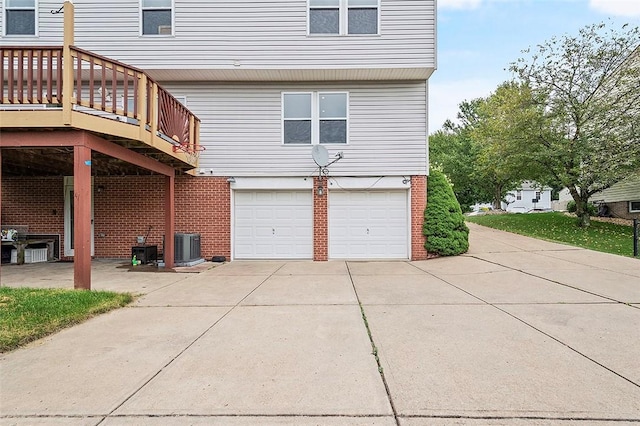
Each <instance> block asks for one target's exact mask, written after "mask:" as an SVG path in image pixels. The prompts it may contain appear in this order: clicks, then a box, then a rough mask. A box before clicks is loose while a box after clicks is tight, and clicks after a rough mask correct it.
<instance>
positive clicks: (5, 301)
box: [0, 287, 133, 353]
mask: <svg viewBox="0 0 640 426" xmlns="http://www.w3.org/2000/svg"><path fill="white" fill-rule="evenodd" d="M132 301H133V296H132V295H131V294H128V293H114V292H108V291H85V290H62V289H36V288H10V287H0V353H2V352H7V351H10V350H13V349H16V348H18V347H20V346H23V345H25V344H27V343H29V342H32V341H34V340H36V339H39V338H41V337H44V336H47V335H49V334H52V333H55V332H56V331H58V330H61V329H63V328H65V327H69V326H71V325H74V324H78V323H80V322H83V321H86V320H87V319H89V318H91V317H93V316H95V315H98V314H101V313H104V312H108V311H110V310H112V309H116V308H119V307H122V306H125V305H127V304H129V303H131V302H132Z"/></svg>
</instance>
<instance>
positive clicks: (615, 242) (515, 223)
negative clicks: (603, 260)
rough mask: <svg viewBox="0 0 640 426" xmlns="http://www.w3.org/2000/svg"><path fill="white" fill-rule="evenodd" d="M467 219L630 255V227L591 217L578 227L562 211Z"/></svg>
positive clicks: (537, 236)
mask: <svg viewBox="0 0 640 426" xmlns="http://www.w3.org/2000/svg"><path fill="white" fill-rule="evenodd" d="M466 220H467V221H468V222H473V223H477V224H479V225H483V226H488V227H490V228H495V229H501V230H503V231H509V232H513V233H516V234H520V235H527V236H529V237H534V238H539V239H542V240H549V241H556V242H559V243H565V244H569V245H572V246H577V247H583V248H587V249H591V250H597V251H603V252H605V253H612V254H618V255H622V256H630V257H632V256H633V227H632V226H624V225H616V224H613V223H604V222H596V221H591V226H590V227H589V228H587V229H581V228H579V227H578V226H577V225H576V219H575V218H574V217H570V216H567V215H565V214H563V213H557V212H554V213H532V214H500V215H486V216H467V217H466Z"/></svg>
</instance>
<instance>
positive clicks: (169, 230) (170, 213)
mask: <svg viewBox="0 0 640 426" xmlns="http://www.w3.org/2000/svg"><path fill="white" fill-rule="evenodd" d="M175 223H176V208H175V177H174V176H166V177H165V181H164V249H163V256H164V267H165V268H166V269H171V268H173V267H174V254H175V247H174V245H175V241H174V237H173V235H174V233H175Z"/></svg>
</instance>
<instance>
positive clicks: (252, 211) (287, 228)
mask: <svg viewBox="0 0 640 426" xmlns="http://www.w3.org/2000/svg"><path fill="white" fill-rule="evenodd" d="M234 257H235V258H236V259H311V258H313V199H312V195H311V191H310V190H308V191H235V193H234Z"/></svg>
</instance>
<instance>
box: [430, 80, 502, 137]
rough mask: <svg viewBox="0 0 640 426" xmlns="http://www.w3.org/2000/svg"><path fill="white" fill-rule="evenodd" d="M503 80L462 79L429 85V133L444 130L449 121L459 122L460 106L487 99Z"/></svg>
mask: <svg viewBox="0 0 640 426" xmlns="http://www.w3.org/2000/svg"><path fill="white" fill-rule="evenodd" d="M500 82H501V80H499V79H498V80H491V79H481V78H474V79H461V80H456V81H446V82H436V81H430V83H429V133H433V132H435V131H436V130H438V129H440V128H442V125H443V124H444V122H445V121H446V120H447V119H450V120H451V121H453V122H457V119H456V116H457V115H458V109H459V108H458V105H459V104H460V103H461V102H462V101H464V100H472V99H475V98H481V97H482V98H483V97H487V96H489V95H490V94H491V92H493V91H494V90H496V88H497V87H498V84H500Z"/></svg>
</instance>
